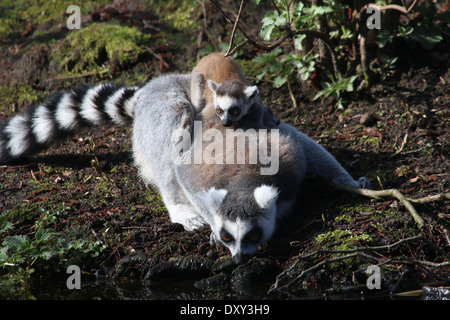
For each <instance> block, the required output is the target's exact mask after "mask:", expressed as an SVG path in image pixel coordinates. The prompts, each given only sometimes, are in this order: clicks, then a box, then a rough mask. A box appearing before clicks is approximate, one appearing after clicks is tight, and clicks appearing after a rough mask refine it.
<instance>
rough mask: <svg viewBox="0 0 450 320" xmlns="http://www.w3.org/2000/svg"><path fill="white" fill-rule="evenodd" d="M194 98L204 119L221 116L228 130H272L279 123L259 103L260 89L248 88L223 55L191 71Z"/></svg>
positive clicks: (209, 58)
mask: <svg viewBox="0 0 450 320" xmlns="http://www.w3.org/2000/svg"><path fill="white" fill-rule="evenodd" d="M205 82H206V83H207V85H206V83H205ZM191 96H192V104H193V106H194V110H195V112H196V113H197V114H200V117H201V119H203V120H206V119H216V117H217V116H219V118H220V120H221V121H222V124H223V125H224V126H226V127H229V126H232V125H235V127H236V126H238V127H240V128H244V129H245V128H249V127H253V126H254V125H258V126H262V125H264V126H266V127H269V128H273V127H275V126H277V125H278V124H279V123H280V122H279V120H278V119H277V118H276V117H275V116H274V115H273V114H272V112H271V111H270V110H269V109H267V108H266V107H265V106H264V105H263V104H262V103H261V102H260V101H259V90H258V88H257V87H256V86H251V85H249V84H248V82H247V79H246V78H245V76H244V74H243V73H242V70H241V67H240V66H239V65H238V64H237V63H236V62H235V61H234V60H233V59H232V58H231V57H225V53H223V52H216V53H211V54H209V55H207V56H205V57H203V58H202V59H201V60H200V61H199V62H198V64H197V66H196V67H195V68H194V70H193V71H192V82H191Z"/></svg>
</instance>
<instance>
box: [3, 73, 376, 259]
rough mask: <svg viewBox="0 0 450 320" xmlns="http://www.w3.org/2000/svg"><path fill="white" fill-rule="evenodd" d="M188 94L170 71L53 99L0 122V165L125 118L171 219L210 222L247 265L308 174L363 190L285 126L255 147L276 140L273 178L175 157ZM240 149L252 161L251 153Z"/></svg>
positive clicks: (187, 114)
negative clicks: (146, 80)
mask: <svg viewBox="0 0 450 320" xmlns="http://www.w3.org/2000/svg"><path fill="white" fill-rule="evenodd" d="M190 89H191V75H181V74H173V75H165V76H160V77H158V78H156V79H153V80H151V81H150V82H149V83H147V84H146V85H144V86H143V87H141V88H137V87H132V88H125V87H120V86H115V85H110V84H102V85H97V86H81V87H78V88H75V89H73V90H71V91H69V92H61V93H57V94H56V95H54V96H53V97H51V98H50V99H49V100H48V101H47V102H45V103H43V104H42V105H39V106H37V107H33V108H30V109H28V110H26V111H25V113H24V114H20V115H15V116H13V117H11V118H9V119H6V121H5V122H4V123H3V124H2V125H0V163H1V164H5V163H8V162H9V161H11V160H13V159H17V158H22V157H25V156H28V155H31V154H32V153H33V152H36V151H38V150H40V149H43V148H45V147H47V146H49V145H50V144H51V143H53V142H55V141H56V140H58V139H60V138H62V137H67V136H69V135H71V134H74V133H76V132H77V131H78V130H79V129H81V128H83V127H85V126H88V125H99V124H102V123H104V122H105V121H113V122H115V123H118V124H127V123H130V122H131V121H132V122H133V126H134V128H133V155H134V159H135V163H136V165H137V166H138V167H139V172H140V175H141V176H142V178H143V180H144V181H145V182H146V183H149V184H152V185H154V186H156V187H157V188H158V189H159V191H160V192H161V195H162V198H163V201H164V203H165V205H166V207H167V210H168V212H169V215H170V218H171V220H172V222H177V223H181V224H182V225H183V226H184V228H185V229H187V230H193V229H196V228H198V227H201V226H204V225H209V226H210V227H211V242H212V243H216V244H221V245H225V246H226V247H228V248H229V250H230V251H231V254H232V256H233V261H234V262H236V263H242V262H244V261H246V260H247V259H248V258H249V257H251V256H252V255H253V254H254V253H255V252H256V250H257V248H258V245H259V244H260V243H262V242H264V241H266V240H267V239H268V238H269V237H270V236H271V235H272V233H273V231H274V229H275V226H276V220H277V219H278V218H280V217H281V216H283V215H285V214H286V213H287V212H289V211H290V209H291V206H292V204H293V203H294V202H295V201H296V199H297V194H298V191H299V186H300V183H301V181H302V178H303V176H304V174H305V172H306V171H309V172H311V173H314V174H317V175H319V176H321V177H323V178H325V179H326V180H328V181H330V182H332V183H336V184H337V183H341V184H349V185H353V186H364V185H365V184H366V183H367V182H368V181H367V180H366V179H365V178H360V179H359V180H358V182H357V181H355V180H354V179H353V178H352V177H351V176H350V175H349V174H348V173H347V171H345V170H344V169H343V168H342V166H341V165H340V164H339V163H338V162H337V161H336V160H335V159H334V158H333V156H331V154H330V153H328V152H327V151H326V150H325V149H324V148H323V147H321V146H320V145H318V144H317V143H316V142H314V141H313V140H312V139H310V138H308V137H307V136H306V135H304V134H303V133H300V132H298V131H297V130H296V129H295V128H294V127H292V126H290V125H288V124H284V123H282V124H280V125H278V126H277V128H276V129H272V130H270V132H269V133H268V134H267V136H264V135H258V139H259V140H260V141H261V139H262V140H267V141H270V140H272V139H274V138H276V135H275V133H277V135H278V136H279V170H278V172H277V173H276V174H274V175H261V167H263V164H262V163H261V162H257V163H256V164H217V163H200V164H196V163H195V162H194V163H192V164H189V163H188V162H180V161H178V160H179V159H175V158H176V157H175V158H174V152H173V150H174V148H175V149H176V148H177V147H179V139H177V137H176V136H175V137H174V134H172V133H174V132H184V133H186V132H187V133H191V134H192V135H191V136H192V137H195V132H193V131H194V127H195V124H194V116H195V114H194V108H193V106H192V103H191V97H190ZM205 123H206V122H205ZM205 123H203V124H201V126H203V127H202V129H203V130H204V131H205V132H206V131H208V130H211V129H214V130H216V131H217V132H221V133H224V134H226V130H231V129H225V128H224V127H223V126H222V124H221V123H220V122H219V121H216V122H211V121H209V122H207V124H205ZM255 128H256V129H258V127H255ZM264 130H265V129H264ZM260 131H261V130H255V131H254V132H256V134H257V133H259V132H260ZM209 132H210V131H209ZM235 134H236V136H237V138H239V136H241V135H245V134H246V132H245V131H244V130H236V132H235ZM198 139H201V137H196V138H193V143H192V146H191V148H190V149H186V150H183V152H184V159H186V158H189V157H190V156H192V155H193V154H194V153H195V152H196V150H197V149H198V148H201V149H203V150H206V149H207V148H209V147H210V144H208V143H198ZM263 142H264V141H263ZM210 143H212V142H210ZM229 149H232V150H233V151H234V149H235V146H234V144H233V145H227V146H225V147H224V150H225V151H227V150H229ZM246 152H248V153H249V155H250V156H251V154H252V153H254V152H256V150H252V149H248V150H247V151H246Z"/></svg>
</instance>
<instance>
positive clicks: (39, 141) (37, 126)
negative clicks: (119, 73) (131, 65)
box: [0, 84, 140, 164]
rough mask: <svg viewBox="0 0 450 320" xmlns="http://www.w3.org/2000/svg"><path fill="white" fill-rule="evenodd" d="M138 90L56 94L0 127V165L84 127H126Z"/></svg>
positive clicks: (111, 87) (86, 88) (81, 89)
mask: <svg viewBox="0 0 450 320" xmlns="http://www.w3.org/2000/svg"><path fill="white" fill-rule="evenodd" d="M139 93H140V88H139V87H123V86H120V85H116V84H100V85H96V86H90V85H81V86H78V87H76V88H74V89H72V90H71V91H66V92H57V93H55V94H54V95H53V96H52V97H50V98H49V99H48V100H47V101H46V102H44V103H43V104H42V105H37V106H33V107H31V108H29V109H27V110H26V111H25V113H24V114H19V115H15V116H13V117H11V118H8V119H6V121H5V122H4V123H1V124H0V164H5V163H8V162H10V161H12V160H15V159H20V158H22V157H26V156H31V155H33V154H34V153H36V152H39V151H41V150H43V149H45V148H47V147H48V146H50V145H51V144H52V143H54V142H56V141H59V140H62V139H64V138H66V137H69V136H71V135H73V134H75V133H77V132H78V131H79V130H80V129H83V128H85V127H88V126H96V125H102V124H105V123H107V122H113V123H115V124H119V125H127V124H129V123H130V122H131V120H132V118H133V115H134V107H135V105H136V101H137V98H138V96H139Z"/></svg>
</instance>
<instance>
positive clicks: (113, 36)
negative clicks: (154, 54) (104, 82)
mask: <svg viewBox="0 0 450 320" xmlns="http://www.w3.org/2000/svg"><path fill="white" fill-rule="evenodd" d="M149 39H150V35H148V34H144V33H142V32H141V31H139V29H138V28H136V27H127V26H123V25H120V24H118V23H117V22H110V23H108V24H106V23H93V24H91V25H89V26H85V27H83V28H81V29H79V30H72V31H71V32H70V33H69V35H68V36H67V37H66V39H65V40H64V41H63V42H62V45H61V47H60V50H58V51H55V52H54V54H53V55H52V57H51V61H52V64H53V65H55V66H56V68H58V69H61V70H62V71H66V72H67V73H81V74H83V73H88V72H93V73H95V74H102V73H107V72H110V71H111V70H112V69H114V68H115V67H124V66H126V65H130V64H132V63H134V62H135V61H136V60H137V59H138V58H139V57H140V56H141V55H142V54H143V53H144V52H145V51H146V49H145V48H144V47H143V46H142V45H143V44H145V43H146V42H148V41H149Z"/></svg>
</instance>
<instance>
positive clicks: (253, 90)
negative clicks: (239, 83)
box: [244, 86, 259, 100]
mask: <svg viewBox="0 0 450 320" xmlns="http://www.w3.org/2000/svg"><path fill="white" fill-rule="evenodd" d="M244 93H245V95H246V96H247V98H248V99H250V100H251V99H253V98H256V97H257V96H258V95H259V90H258V87H257V86H248V87H247V88H245V90H244Z"/></svg>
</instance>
